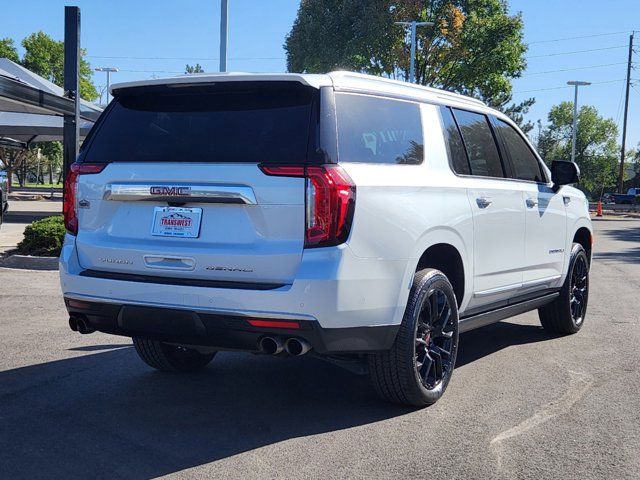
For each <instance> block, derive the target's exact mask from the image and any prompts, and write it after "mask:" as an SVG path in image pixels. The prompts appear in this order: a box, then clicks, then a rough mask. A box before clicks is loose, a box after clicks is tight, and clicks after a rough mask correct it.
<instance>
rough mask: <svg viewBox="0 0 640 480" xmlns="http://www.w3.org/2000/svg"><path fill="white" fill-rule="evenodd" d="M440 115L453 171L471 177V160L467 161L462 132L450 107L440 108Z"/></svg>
mask: <svg viewBox="0 0 640 480" xmlns="http://www.w3.org/2000/svg"><path fill="white" fill-rule="evenodd" d="M440 113H441V115H442V125H443V127H444V138H445V140H446V142H447V148H448V150H449V157H450V158H451V164H452V165H453V170H454V171H455V172H456V173H458V174H460V175H469V174H471V167H469V160H468V159H467V153H466V152H465V149H464V143H463V142H462V136H460V131H459V130H458V126H457V125H456V121H455V120H454V118H453V113H451V110H450V109H449V107H440Z"/></svg>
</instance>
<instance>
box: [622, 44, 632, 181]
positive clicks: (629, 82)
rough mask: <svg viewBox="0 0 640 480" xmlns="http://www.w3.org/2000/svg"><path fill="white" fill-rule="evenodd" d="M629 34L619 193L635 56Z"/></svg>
mask: <svg viewBox="0 0 640 480" xmlns="http://www.w3.org/2000/svg"><path fill="white" fill-rule="evenodd" d="M634 33H635V32H631V35H630V36H629V60H628V61H627V93H626V96H625V100H624V120H623V122H622V149H621V150H620V176H619V177H618V193H624V192H623V190H624V156H625V148H626V146H627V145H626V143H627V116H628V114H629V87H630V86H631V60H632V58H633V34H634Z"/></svg>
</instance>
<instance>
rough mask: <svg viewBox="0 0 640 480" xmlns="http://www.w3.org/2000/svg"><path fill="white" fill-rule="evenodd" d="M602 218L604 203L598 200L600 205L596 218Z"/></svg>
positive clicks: (597, 207) (597, 208)
mask: <svg viewBox="0 0 640 480" xmlns="http://www.w3.org/2000/svg"><path fill="white" fill-rule="evenodd" d="M601 216H602V201H600V200H598V205H597V206H596V217H601Z"/></svg>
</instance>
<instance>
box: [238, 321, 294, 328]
mask: <svg viewBox="0 0 640 480" xmlns="http://www.w3.org/2000/svg"><path fill="white" fill-rule="evenodd" d="M249 325H251V326H252V327H263V328H290V329H293V330H297V329H299V328H300V323H298V322H292V321H289V320H249Z"/></svg>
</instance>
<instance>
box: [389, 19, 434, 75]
mask: <svg viewBox="0 0 640 480" xmlns="http://www.w3.org/2000/svg"><path fill="white" fill-rule="evenodd" d="M394 24H395V25H402V26H404V27H407V26H408V27H410V28H411V59H410V62H409V83H415V79H416V30H417V28H418V27H432V26H434V25H435V23H433V22H416V21H415V20H413V21H411V22H394Z"/></svg>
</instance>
